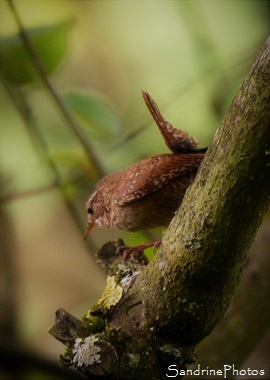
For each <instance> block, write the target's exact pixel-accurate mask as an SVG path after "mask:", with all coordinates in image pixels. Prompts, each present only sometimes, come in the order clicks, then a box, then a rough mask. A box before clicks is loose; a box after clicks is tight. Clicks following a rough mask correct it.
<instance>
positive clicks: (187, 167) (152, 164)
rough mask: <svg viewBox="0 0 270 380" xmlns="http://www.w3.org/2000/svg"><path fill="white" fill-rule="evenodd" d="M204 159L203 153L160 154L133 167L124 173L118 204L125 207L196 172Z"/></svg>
mask: <svg viewBox="0 0 270 380" xmlns="http://www.w3.org/2000/svg"><path fill="white" fill-rule="evenodd" d="M203 157H204V154H203V153H194V154H192V153H188V154H160V155H157V156H153V157H150V158H147V159H145V160H142V161H139V162H137V163H136V164H134V165H131V166H130V167H128V168H127V169H125V170H124V171H123V172H122V173H123V177H124V181H122V182H123V184H122V185H121V186H120V187H119V191H118V197H117V204H118V205H119V206H124V205H125V204H127V203H129V202H132V201H135V200H136V199H139V198H141V197H144V196H145V195H147V194H150V193H152V192H154V191H156V190H157V189H160V188H161V187H163V186H165V185H166V184H167V183H168V182H170V181H172V180H174V179H175V178H178V177H181V176H183V175H185V174H187V173H190V172H192V171H194V170H195V169H197V168H198V167H199V166H200V163H201V161H202V159H203Z"/></svg>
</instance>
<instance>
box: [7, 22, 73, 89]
mask: <svg viewBox="0 0 270 380" xmlns="http://www.w3.org/2000/svg"><path fill="white" fill-rule="evenodd" d="M71 24H72V23H71V21H70V20H68V21H64V22H61V23H57V24H53V25H49V26H43V27H37V28H32V29H27V30H26V33H27V35H28V37H29V39H30V41H31V43H32V44H33V46H34V49H35V51H36V53H37V54H38V56H39V57H40V59H41V61H42V63H43V65H44V68H45V70H46V72H47V73H48V74H50V73H52V72H53V70H54V69H55V67H56V66H57V65H58V63H59V62H60V61H61V60H62V59H63V57H64V54H65V52H66V47H67V33H68V31H69V29H70V27H71ZM32 61H33V59H32V58H31V57H30V56H29V54H28V52H27V51H26V49H25V46H24V43H23V41H22V39H21V37H20V35H19V34H15V35H11V36H8V37H2V38H0V71H1V73H2V75H3V76H4V78H5V79H6V80H7V81H8V82H9V83H11V84H13V85H23V84H28V83H33V82H37V81H38V75H37V74H36V71H35V68H34V66H33V62H32Z"/></svg>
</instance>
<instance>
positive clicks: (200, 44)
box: [0, 0, 269, 356]
mask: <svg viewBox="0 0 270 380" xmlns="http://www.w3.org/2000/svg"><path fill="white" fill-rule="evenodd" d="M14 4H15V6H16V7H17V9H18V11H19V14H20V16H21V18H22V21H23V24H24V26H25V29H26V31H27V33H28V35H29V37H30V39H31V41H32V42H33V45H34V48H35V50H36V51H37V53H38V54H39V56H40V58H41V59H42V61H43V64H44V66H45V68H46V70H47V72H48V74H50V79H51V80H52V81H53V83H54V85H55V87H56V90H57V92H58V94H59V96H60V97H61V99H63V100H64V102H65V104H66V106H67V108H68V110H69V112H71V113H72V115H73V116H74V117H75V118H76V120H77V121H78V122H79V124H80V126H81V128H82V129H83V131H84V133H85V136H86V138H87V139H89V141H90V142H91V146H92V149H93V151H94V152H95V154H96V156H97V157H98V159H99V160H100V162H101V163H102V165H103V167H104V168H105V170H106V171H107V172H112V171H116V170H120V169H122V168H124V167H126V166H127V165H129V164H131V163H133V162H136V161H138V160H139V159H141V158H143V157H147V156H150V155H152V154H156V153H162V152H166V151H167V148H166V146H165V144H164V142H163V139H162V137H161V136H160V134H159V133H158V131H157V128H155V127H154V122H153V120H152V119H151V116H150V115H149V113H148V111H147V109H146V107H145V105H144V102H143V99H142V97H141V90H142V89H143V90H147V91H148V92H149V93H150V94H151V95H152V97H153V98H154V99H155V100H156V102H157V103H158V105H159V107H160V109H161V111H162V113H163V114H164V116H165V117H166V118H167V119H168V120H169V121H170V122H171V123H172V124H173V125H174V126H175V127H179V128H181V129H184V130H187V131H188V132H189V133H190V134H191V135H194V136H195V137H196V138H197V139H198V140H199V145H200V146H201V147H203V146H207V145H208V144H210V143H211V140H212V138H213V135H214V132H215V130H216V129H217V127H218V125H219V122H220V121H221V119H222V117H223V115H224V113H225V112H226V109H227V108H228V106H229V104H230V102H231V100H232V98H233V96H234V94H235V93H236V91H237V89H238V87H239V85H240V84H241V82H242V80H243V78H244V75H245V73H246V72H247V70H248V67H249V66H250V63H251V62H252V59H253V56H254V55H255V54H256V51H257V50H258V49H259V47H260V45H261V44H262V43H263V41H264V39H265V38H266V36H267V34H268V33H269V24H268V14H269V3H268V2H265V1H260V0H254V1H253V0H251V1H250V0H236V1H211V0H202V1H193V0H191V1H178V0H172V1H166V0H164V1H152V0H146V1H135V0H129V1H121V0H114V1H110V0H107V1H99V0H93V1H63V0H61V1H59V0H55V1H47V0H45V1H44V0H39V1H35V0H20V1H14ZM70 20H74V21H72V28H71V21H70ZM0 74H1V79H2V80H3V81H2V83H3V85H0V104H1V114H0V171H1V176H2V180H1V178H0V180H1V192H0V197H1V196H3V195H7V194H8V195H9V194H11V195H12V194H14V197H13V198H12V197H11V201H10V202H9V203H6V204H5V211H6V213H7V215H8V217H9V218H10V221H11V222H12V223H5V226H8V225H13V228H14V229H16V230H15V231H16V233H15V238H14V241H15V242H16V246H17V252H16V254H17V256H18V257H19V263H20V266H19V267H20V270H21V273H20V284H19V286H18V300H20V308H19V312H18V321H19V322H18V325H19V326H20V328H19V330H20V333H21V337H22V339H23V340H25V341H26V342H27V343H28V344H29V345H32V346H33V347H38V349H40V350H42V351H43V352H44V351H47V352H52V351H53V347H54V344H52V341H51V338H50V337H49V336H47V332H46V329H47V326H48V325H50V324H51V322H52V319H53V313H54V311H55V308H56V307H58V306H63V307H65V305H68V306H67V307H68V308H69V309H70V308H71V307H70V306H71V305H72V307H73V308H74V309H76V314H78V315H80V312H78V310H81V311H82V313H83V312H84V311H85V310H87V308H88V306H90V305H89V304H91V303H94V302H95V301H96V298H97V294H99V287H98V286H100V287H102V286H103V282H102V280H100V278H101V275H100V273H99V276H100V277H99V278H98V279H99V281H98V280H97V279H96V277H95V275H96V271H95V269H96V267H95V266H93V268H92V271H91V270H90V269H89V267H88V265H90V264H89V262H88V261H87V260H88V259H89V257H88V256H87V255H86V248H85V246H82V242H81V236H80V235H79V234H78V232H77V230H76V229H75V224H73V223H72V222H70V219H72V218H71V217H70V215H68V214H67V212H66V210H65V209H64V207H63V205H62V199H61V197H59V194H58V193H57V192H53V191H51V192H48V191H45V192H44V193H42V191H41V192H40V194H39V195H38V196H33V195H32V196H31V197H30V196H28V197H23V196H22V197H18V194H21V193H24V191H26V190H27V191H29V190H30V192H31V190H32V189H35V188H39V187H41V188H42V186H46V185H48V184H50V183H53V180H54V176H53V175H52V172H51V169H50V168H49V166H48V158H50V159H52V160H53V162H54V163H55V165H56V167H57V170H58V172H59V174H60V179H61V181H62V186H67V190H68V191H67V194H68V196H69V197H70V200H71V201H72V202H73V203H74V205H75V208H76V210H77V212H78V213H79V215H80V220H81V226H80V233H81V235H82V233H83V227H82V225H85V223H86V215H85V214H86V213H85V210H84V202H85V199H86V197H87V195H88V193H89V192H90V190H91V188H92V186H93V185H94V182H95V180H97V179H96V178H93V173H94V170H93V167H92V165H91V163H89V162H87V159H86V157H85V155H84V152H83V150H82V147H81V145H80V143H79V141H78V140H77V139H76V138H75V137H74V136H73V135H72V134H71V133H70V131H69V130H68V128H67V126H66V123H65V122H64V121H63V119H62V117H61V115H60V113H59V109H57V107H56V106H55V104H54V103H53V102H52V100H51V96H50V94H49V93H48V92H47V91H45V89H44V87H43V86H42V85H41V81H39V79H38V76H37V74H36V73H35V71H34V70H33V65H32V62H31V59H29V56H28V54H27V53H26V51H25V49H24V46H23V44H22V41H21V40H20V38H19V36H18V30H17V26H16V24H15V23H14V18H13V16H12V14H11V12H10V10H9V8H8V6H7V3H6V2H5V1H2V2H0ZM9 87H10V88H9ZM9 90H10V91H9ZM11 93H12V94H13V96H10V94H11ZM18 99H20V102H22V104H21V106H23V109H24V110H25V111H26V114H27V117H26V119H24V120H23V119H22V117H21V115H20V114H19V113H18V108H17V107H16V106H15V103H16V101H18ZM27 120H28V122H29V120H30V121H31V123H32V127H34V128H36V129H38V131H39V133H40V134H41V136H42V139H43V140H44V144H43V148H42V151H43V155H39V154H37V150H36V145H33V144H32V141H31V138H30V134H29V129H27V128H25V123H27ZM39 143H41V140H40V141H39ZM41 144H42V143H41ZM3 178H4V179H3ZM18 199H19V200H20V202H18ZM72 220H73V219H72ZM74 231H75V232H74ZM159 233H160V230H159ZM77 235H78V236H77ZM6 236H8V234H6V233H5V231H4V230H3V231H2V235H1V238H2V239H5V238H6ZM114 237H122V238H123V239H124V240H125V242H126V243H127V244H130V245H136V244H140V243H142V242H145V240H146V238H145V235H143V234H142V233H141V234H128V233H124V232H119V231H116V232H115V231H111V230H110V231H108V230H98V229H97V230H96V231H95V230H94V231H93V233H91V238H92V239H93V241H94V243H95V244H96V245H100V244H103V243H105V242H106V241H108V240H111V239H112V238H114ZM76 239H77V240H76ZM1 246H2V247H3V246H4V245H3V244H1ZM1 254H2V252H1ZM86 257H87V258H86ZM74 268H75V269H76V270H75V269H74ZM89 273H90V275H89ZM48 294H50V297H48ZM60 301H61V302H60ZM85 305H87V307H85ZM70 311H72V310H70ZM82 313H81V314H82ZM33 321H34V323H33ZM40 337H42V339H40ZM54 354H55V353H54ZM57 355H58V352H57V354H55V356H57Z"/></svg>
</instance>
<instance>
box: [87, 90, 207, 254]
mask: <svg viewBox="0 0 270 380" xmlns="http://www.w3.org/2000/svg"><path fill="white" fill-rule="evenodd" d="M142 94H143V98H144V100H145V103H146V105H147V107H148V109H149V111H150V113H151V114H152V116H153V118H154V120H155V122H156V124H157V126H158V128H159V130H160V132H161V134H162V136H163V138H164V141H165V143H166V145H167V146H168V148H169V149H170V150H171V152H172V153H171V154H158V155H155V156H152V157H149V158H146V159H144V160H141V161H139V162H136V163H135V164H133V165H131V166H129V167H128V168H126V169H124V170H122V171H120V172H117V173H112V174H109V175H107V176H105V177H104V178H103V179H101V180H100V181H99V182H98V183H97V185H96V186H95V188H94V190H93V191H92V193H91V194H90V196H89V198H88V200H87V202H86V209H87V212H88V226H87V229H86V231H85V234H84V238H86V237H87V236H88V234H89V233H90V231H91V229H92V228H93V227H94V226H98V227H108V228H117V229H120V230H126V231H141V230H145V229H150V228H154V227H157V226H164V227H166V226H168V225H169V223H170V221H171V220H172V218H173V217H174V215H175V213H176V211H177V210H178V208H179V206H180V204H181V202H182V200H183V197H184V195H185V192H186V190H187V188H188V187H189V186H190V184H191V183H192V182H193V180H194V178H195V176H196V173H197V170H198V168H199V166H200V163H201V161H202V159H203V157H204V153H205V151H206V149H197V141H196V140H195V139H194V138H192V137H190V136H189V135H188V134H187V133H185V132H183V131H181V130H179V129H176V128H174V127H173V126H172V125H171V124H170V123H169V122H168V121H167V120H166V119H165V118H164V117H163V116H162V114H161V113H160V111H159V108H158V106H157V104H156V103H155V102H154V100H153V99H152V98H151V97H150V95H149V94H148V93H147V92H144V91H143V92H142ZM154 244H155V243H154V242H152V243H147V244H145V245H142V246H140V249H139V250H140V251H142V250H143V249H144V248H146V247H148V246H152V245H154ZM130 250H133V249H132V248H131V249H130Z"/></svg>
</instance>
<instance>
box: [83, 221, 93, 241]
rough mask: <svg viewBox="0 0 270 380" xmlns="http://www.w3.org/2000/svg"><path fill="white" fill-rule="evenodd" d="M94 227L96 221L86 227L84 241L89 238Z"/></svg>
mask: <svg viewBox="0 0 270 380" xmlns="http://www.w3.org/2000/svg"><path fill="white" fill-rule="evenodd" d="M94 225H95V222H94V221H92V222H90V223H88V226H87V227H86V230H85V232H84V235H83V240H85V239H86V238H87V236H88V235H89V234H90V232H91V230H92V228H93V227H94Z"/></svg>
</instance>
